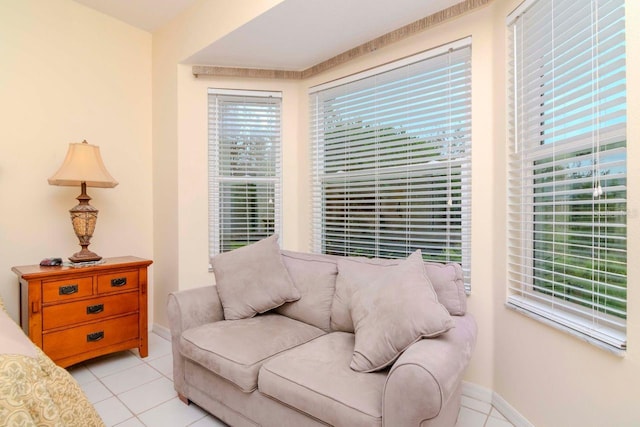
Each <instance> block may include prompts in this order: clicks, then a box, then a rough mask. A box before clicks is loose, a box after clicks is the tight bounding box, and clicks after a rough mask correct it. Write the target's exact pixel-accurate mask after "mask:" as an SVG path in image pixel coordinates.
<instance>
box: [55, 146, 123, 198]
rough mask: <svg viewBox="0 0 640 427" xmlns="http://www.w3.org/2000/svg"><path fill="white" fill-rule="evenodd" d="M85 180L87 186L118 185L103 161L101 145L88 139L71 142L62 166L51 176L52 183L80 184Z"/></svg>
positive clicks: (106, 186) (105, 186) (110, 186)
mask: <svg viewBox="0 0 640 427" xmlns="http://www.w3.org/2000/svg"><path fill="white" fill-rule="evenodd" d="M83 182H84V183H86V185H87V187H102V188H112V187H115V186H116V185H118V181H116V180H115V179H113V177H112V176H111V174H110V173H109V172H108V171H107V168H106V167H105V165H104V163H103V161H102V156H100V147H98V146H97V145H92V144H88V143H87V141H82V142H81V143H71V144H69V151H67V157H65V159H64V162H62V166H60V169H58V171H57V172H56V173H54V174H53V176H52V177H51V178H49V184H51V185H66V186H78V185H80V184H82V183H83Z"/></svg>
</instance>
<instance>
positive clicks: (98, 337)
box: [87, 331, 104, 342]
mask: <svg viewBox="0 0 640 427" xmlns="http://www.w3.org/2000/svg"><path fill="white" fill-rule="evenodd" d="M102 338H104V331H100V332H93V333H91V334H87V342H94V341H100V340H101V339H102Z"/></svg>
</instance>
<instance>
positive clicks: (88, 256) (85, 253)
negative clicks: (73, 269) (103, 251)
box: [69, 247, 102, 262]
mask: <svg viewBox="0 0 640 427" xmlns="http://www.w3.org/2000/svg"><path fill="white" fill-rule="evenodd" d="M101 259H102V257H101V256H100V255H98V254H97V253H95V252H91V251H90V250H89V249H87V248H86V247H83V248H82V250H81V251H80V252H76V253H75V254H73V255H72V256H70V257H69V261H71V262H89V261H100V260H101Z"/></svg>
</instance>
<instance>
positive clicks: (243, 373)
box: [168, 241, 477, 427]
mask: <svg viewBox="0 0 640 427" xmlns="http://www.w3.org/2000/svg"><path fill="white" fill-rule="evenodd" d="M273 243H274V242H273V241H272V242H271V243H270V244H271V245H272V246H273ZM276 245H277V243H276ZM276 248H277V246H276ZM243 249H244V248H243ZM243 249H240V250H238V251H242V250H243ZM233 252H236V251H233ZM230 253H231V252H230ZM223 255H225V254H223ZM218 257H221V255H219V256H218ZM218 257H216V258H214V260H213V267H214V273H215V275H216V281H217V287H218V289H217V288H216V286H206V287H200V288H193V289H188V290H184V291H179V292H174V293H172V294H170V295H169V300H168V314H169V321H170V328H171V336H172V347H173V365H174V366H173V376H174V384H175V388H176V390H177V392H178V393H179V395H180V397H181V399H182V400H183V401H185V402H186V403H188V402H189V401H192V402H195V403H197V404H198V405H199V406H201V407H202V408H205V409H206V410H207V411H209V412H211V413H212V414H214V415H215V416H216V417H218V418H220V419H221V420H223V421H224V422H226V423H227V424H229V425H232V426H256V425H261V426H278V427H281V426H292V427H293V426H295V427H300V426H317V425H335V426H349V427H357V426H381V425H384V426H389V427H402V426H423V427H426V426H454V425H455V423H456V418H457V415H458V411H459V408H460V398H461V382H462V376H463V372H464V370H465V368H466V366H467V364H468V362H469V359H470V358H471V353H472V350H473V348H474V345H475V340H476V333H477V330H476V323H475V321H474V319H473V318H472V316H471V315H470V314H467V313H466V296H465V293H464V289H463V282H462V271H461V269H460V266H459V265H457V264H437V263H422V258H420V259H419V263H420V266H421V267H422V268H421V269H420V270H421V271H422V272H423V273H422V274H423V275H424V274H425V273H426V275H427V276H428V279H427V282H430V284H429V289H431V288H433V289H434V290H435V292H436V293H437V297H438V302H436V304H438V305H440V308H438V307H436V306H431V305H430V306H429V311H430V312H437V311H438V310H440V309H442V310H443V311H445V315H443V316H441V317H443V318H444V317H446V319H445V320H443V321H442V322H441V323H438V322H437V321H436V322H435V323H436V324H437V328H440V329H442V328H441V326H443V325H444V329H445V331H444V332H443V331H440V332H439V333H431V332H424V331H423V332H422V333H418V335H419V336H418V337H417V338H416V339H413V337H412V338H409V341H410V342H408V343H407V342H405V343H395V344H392V346H393V345H399V346H400V348H399V349H397V350H398V351H397V353H398V354H399V357H398V355H397V354H396V355H392V356H389V357H387V358H386V359H384V358H383V359H384V360H383V361H382V362H373V363H374V364H377V366H373V367H371V366H364V368H363V366H358V365H362V364H363V363H364V365H367V363H369V362H370V361H371V360H369V359H367V356H363V354H364V353H366V352H367V351H371V348H369V349H367V351H364V350H363V351H361V352H359V351H358V347H359V346H360V347H362V346H363V345H364V346H366V345H370V344H371V342H369V341H375V339H376V338H375V337H372V336H371V334H373V335H375V334H377V333H378V331H380V330H383V329H386V326H385V325H386V324H388V323H394V320H389V316H391V317H393V316H396V315H406V314H409V315H411V314H410V312H411V310H413V309H414V308H416V307H417V308H418V309H420V307H422V306H423V305H428V304H427V303H424V304H423V302H422V299H421V298H422V296H421V295H419V294H420V293H421V292H422V291H421V290H420V291H419V292H418V291H416V292H415V293H416V295H415V296H414V295H404V297H408V298H402V297H400V296H398V295H397V293H398V292H399V291H397V289H404V288H403V286H404V285H402V284H401V283H400V282H404V279H403V280H400V281H397V280H396V281H397V282H398V283H394V284H392V286H396V288H389V287H386V288H385V289H387V290H388V289H392V290H393V292H395V294H387V295H386V296H385V295H383V294H380V293H379V292H378V294H377V295H378V297H380V296H381V295H382V296H383V297H385V298H387V301H382V302H381V298H377V301H374V300H376V298H373V299H371V298H369V303H371V304H373V305H374V306H375V304H383V305H385V304H386V305H387V307H386V308H384V307H382V308H381V307H380V306H377V307H375V309H372V310H370V311H371V313H365V314H364V316H363V315H362V313H358V312H357V310H356V311H354V310H355V309H356V306H358V304H359V303H358V304H356V303H354V301H355V300H356V297H361V299H362V297H363V294H364V296H365V297H366V295H368V294H367V292H362V291H360V290H358V289H357V288H358V287H367V286H369V284H370V283H374V282H376V283H377V282H380V281H384V280H382V279H380V278H384V277H389V276H390V275H389V274H387V271H389V272H392V271H393V272H395V276H396V277H397V276H398V274H401V275H404V274H405V273H404V272H403V271H400V270H399V269H401V268H402V263H403V262H406V261H392V260H379V259H374V260H372V259H366V258H347V257H336V256H328V255H316V254H306V253H299V252H291V251H281V252H278V257H279V259H280V260H281V261H280V266H284V268H285V269H286V272H287V273H288V275H289V277H290V278H291V282H292V283H293V285H294V287H295V289H294V290H293V294H294V295H293V296H292V297H289V298H286V297H285V298H284V299H285V301H289V302H285V303H284V304H283V303H282V302H281V301H280V302H279V301H277V298H275V300H276V301H275V302H274V301H271V302H270V305H274V304H277V305H279V306H278V307H277V308H275V309H271V310H264V307H263V308H262V309H261V308H259V307H256V304H255V301H253V296H252V295H250V294H251V292H252V291H251V290H247V289H245V288H243V286H245V285H248V284H247V283H245V282H246V281H248V280H257V281H260V280H263V278H264V277H263V276H269V275H270V271H271V270H272V268H275V267H274V266H272V265H270V264H269V263H272V264H277V263H278V261H277V260H273V257H272V258H271V261H269V260H268V259H261V260H258V261H256V260H255V259H253V258H252V257H251V256H249V258H250V259H251V260H252V261H251V262H252V264H253V267H255V269H254V271H253V273H247V274H244V273H242V271H244V270H242V267H243V266H242V265H237V258H238V257H236V259H235V260H227V259H220V260H217V259H218ZM412 257H413V256H412ZM242 258H244V257H240V259H242ZM267 258H268V257H267ZM410 258H411V257H410ZM234 263H235V265H234ZM227 265H231V266H230V267H229V269H226V267H227ZM245 267H246V266H245ZM234 269H235V270H236V272H238V271H240V273H236V274H233V275H231V274H229V273H230V272H233V271H234ZM256 271H258V272H259V274H258V276H256V274H255V273H256ZM414 271H415V269H414ZM236 276H243V277H237V279H236V278H235V277H236ZM391 276H393V274H391ZM264 280H266V281H267V282H268V281H269V278H264ZM223 282H225V283H226V284H225V287H226V289H224V292H223V288H222V287H221V285H222V283H223ZM230 284H231V285H230ZM249 286H250V285H249ZM262 286H267V287H268V286H270V285H269V284H268V283H267V284H263V285H262ZM231 287H233V289H237V290H238V292H244V293H245V295H246V301H244V302H246V307H245V308H247V307H249V311H251V310H254V311H253V313H249V315H248V317H247V315H246V313H245V314H243V315H240V316H239V317H241V318H238V313H237V312H236V313H234V312H233V310H232V309H230V307H229V305H230V297H229V289H230V288H231ZM431 292H433V291H431ZM411 293H414V292H413V291H411ZM236 296H237V295H236ZM269 297H270V298H272V297H273V293H272V294H270V295H269ZM396 298H399V299H397V300H396ZM292 300H295V301H292ZM372 301H373V302H372ZM414 302H416V304H414ZM429 304H431V303H429ZM258 305H259V304H258ZM364 305H365V306H366V304H364ZM360 306H362V304H360ZM410 306H411V307H410ZM443 306H444V308H446V310H444V308H442V307H443ZM412 307H413V308H412ZM365 311H367V310H365ZM407 311H408V312H409V313H406V312H407ZM447 312H448V313H447ZM380 313H382V314H380ZM379 314H380V315H379ZM351 315H355V316H357V317H358V319H360V320H362V319H364V318H367V316H370V315H375V316H377V317H376V318H375V319H374V320H375V321H374V324H373V325H365V324H364V320H363V321H362V322H357V321H356V322H354V318H355V316H354V318H352V316H351ZM439 316H440V315H439ZM405 317H406V316H405ZM416 317H418V316H416ZM230 318H231V319H235V320H229V319H230ZM432 320H433V319H431V320H429V321H430V322H431V323H434V322H433V321H432ZM380 321H382V322H383V323H377V324H376V323H375V322H380ZM409 321H410V322H409V323H411V322H413V319H409ZM418 323H419V321H418ZM380 325H382V327H380ZM371 326H373V330H371ZM367 327H368V328H369V331H368V333H369V334H368V335H367ZM394 327H397V325H394V326H393V327H392V328H391V330H387V331H386V332H385V334H386V335H385V334H383V338H382V339H383V341H384V340H391V341H393V340H395V339H396V338H397V337H398V336H400V335H402V334H403V332H402V331H399V330H394V329H393V328H394ZM354 331H355V333H354ZM436 332H437V331H436ZM433 335H438V336H437V337H433V338H424V339H422V337H426V336H433ZM414 341H415V342H414ZM405 344H407V345H405ZM378 347H380V345H379V344H375V343H373V351H374V352H376V351H377V350H378ZM382 347H385V343H382ZM361 350H362V349H361ZM383 352H384V351H383ZM353 366H356V368H358V369H359V371H357V370H354V369H353ZM369 368H371V369H369ZM368 371H372V372H368Z"/></svg>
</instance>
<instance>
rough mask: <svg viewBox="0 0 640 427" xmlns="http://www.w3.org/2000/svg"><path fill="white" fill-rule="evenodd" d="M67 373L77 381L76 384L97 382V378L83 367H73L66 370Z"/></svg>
mask: <svg viewBox="0 0 640 427" xmlns="http://www.w3.org/2000/svg"><path fill="white" fill-rule="evenodd" d="M67 371H69V373H70V374H71V376H73V378H75V380H76V381H78V384H80V385H82V384H86V383H90V382H92V381H95V380H97V379H98V378H97V377H96V376H95V375H93V374H92V373H91V371H90V370H88V369H87V368H86V367H85V366H84V365H74V366H71V367H69V368H67Z"/></svg>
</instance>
